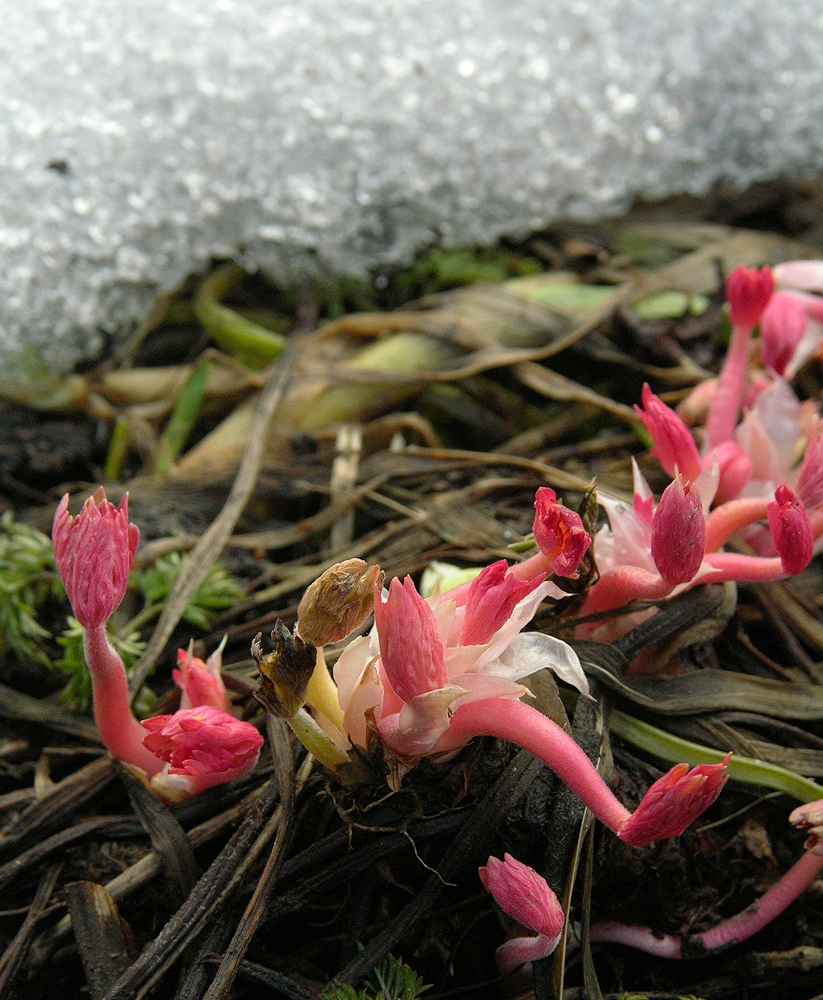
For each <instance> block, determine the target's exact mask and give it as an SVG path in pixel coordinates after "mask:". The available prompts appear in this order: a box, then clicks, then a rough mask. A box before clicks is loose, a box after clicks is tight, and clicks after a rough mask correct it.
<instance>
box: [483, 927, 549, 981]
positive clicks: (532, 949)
mask: <svg viewBox="0 0 823 1000" xmlns="http://www.w3.org/2000/svg"><path fill="white" fill-rule="evenodd" d="M556 944H557V941H556V940H552V939H551V938H549V937H546V935H545V934H538V935H537V937H517V938H511V940H509V941H506V942H504V943H503V944H501V945H500V947H499V948H498V949H497V951H495V953H494V960H495V962H497V968H498V969H499V970H500V975H501V976H508V975H509V974H510V973H512V972H514V970H515V969H519V968H520V966H521V965H525V964H526V962H536V961H537V960H538V959H541V958H545V957H546V955H551V953H552V952H553V951H554V948H555V945H556Z"/></svg>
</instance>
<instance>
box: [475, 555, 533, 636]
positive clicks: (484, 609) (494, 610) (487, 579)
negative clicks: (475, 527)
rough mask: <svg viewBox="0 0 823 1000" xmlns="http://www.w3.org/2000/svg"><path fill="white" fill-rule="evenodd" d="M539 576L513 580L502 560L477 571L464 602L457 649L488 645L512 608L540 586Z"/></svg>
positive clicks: (507, 566)
mask: <svg viewBox="0 0 823 1000" xmlns="http://www.w3.org/2000/svg"><path fill="white" fill-rule="evenodd" d="M543 579H544V576H543V574H542V573H540V574H538V575H537V576H535V577H533V578H532V579H531V580H516V579H515V578H514V576H513V575H512V573H510V572H509V564H508V563H507V562H506V560H505V559H500V560H498V562H495V563H492V564H491V566H486V567H485V568H484V569H483V570H481V572H480V574H479V575H478V576H476V577H475V578H474V580H472V583H471V586H470V587H469V593H468V598H467V600H466V614H465V617H464V619H463V628H462V629H461V631H460V644H461V646H480V645H482V644H484V643H486V642H488V641H489V640H490V639H491V637H492V636H493V635H494V634H495V633H496V632H497V631H498V629H499V628H500V627H501V626H502V625H503V623H504V622H506V621H508V620H509V618H510V617H511V615H512V612H513V611H514V609H515V607H516V606H517V605H518V604H519V603H520V602H521V601H522V600H523V598H524V597H525V596H526V595H527V594H530V593H531V592H532V591H533V590H534V589H535V587H539V586H540V584H541V583H542V582H543Z"/></svg>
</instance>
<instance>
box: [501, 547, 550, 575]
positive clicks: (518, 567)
mask: <svg viewBox="0 0 823 1000" xmlns="http://www.w3.org/2000/svg"><path fill="white" fill-rule="evenodd" d="M510 572H511V575H512V576H513V577H514V578H515V580H533V579H534V578H535V577H536V576H538V575H539V574H540V573H545V574H546V576H551V573H552V568H551V565H550V562H549V557H548V556H547V555H546V554H545V552H540V551H538V552H536V553H535V554H534V555H533V556H529V558H528V559H524V560H523V562H520V563H514V565H513V566H512V567H511V570H510Z"/></svg>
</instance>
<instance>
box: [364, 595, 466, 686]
mask: <svg viewBox="0 0 823 1000" xmlns="http://www.w3.org/2000/svg"><path fill="white" fill-rule="evenodd" d="M374 623H375V625H376V626H377V638H378V640H379V643H380V659H381V660H382V661H383V667H384V669H385V671H386V676H387V677H388V679H389V683H390V684H391V686H392V689H393V690H394V692H395V694H396V695H397V696H398V698H401V699H402V700H403V701H406V702H408V701H411V700H412V699H413V698H415V697H416V696H417V695H419V694H423V693H424V692H425V691H436V690H437V689H438V688H441V687H443V686H444V685H445V684H447V683H448V675H447V674H446V665H445V663H444V660H443V642H442V640H441V638H440V634H439V633H438V631H437V624H436V622H435V620H434V613H433V612H432V609H431V608H430V607H429V605H428V604H427V603H426V602H425V601H424V600H423V598H422V597H421V596H420V594H418V593H417V588H416V587H415V586H414V581H413V580H412V578H411V577H410V576H407V577H406V579H405V580H404V581H403V582H402V583H401V582H400V581H399V580H398V579H397V578H396V577H395V579H394V580H392V582H391V585H390V586H389V596H388V598H387V599H386V600H385V601H383V599H382V597H381V595H380V593H379V592H378V591H377V590H376V589H375V596H374Z"/></svg>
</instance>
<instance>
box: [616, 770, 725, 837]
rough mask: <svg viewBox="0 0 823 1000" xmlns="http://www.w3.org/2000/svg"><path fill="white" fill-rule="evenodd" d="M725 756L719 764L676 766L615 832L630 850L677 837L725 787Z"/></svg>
mask: <svg viewBox="0 0 823 1000" xmlns="http://www.w3.org/2000/svg"><path fill="white" fill-rule="evenodd" d="M731 756H732V755H731V754H730V753H729V754H727V755H726V757H725V758H724V760H723V763H722V764H699V765H698V766H697V767H694V768H692V770H691V771H690V770H689V765H688V764H676V765H675V766H674V767H673V768H672V769H671V771H669V772H668V773H667V774H664V775H663V777H662V778H658V779H657V781H655V783H654V784H653V785H652V786H651V788H650V789H649V790H648V791H647V792H646V794H645V795H644V796H643V799H642V801H641V803H640V805H639V806H638V807H637V809H635V811H634V812H633V813H632V814H631V816H630V817H629V819H628V820H627V821H626V823H625V824H624V825H623V827H622V828H621V829H620V831H619V832H618V834H617V835H618V837H620V839H621V840H622V841H624V842H625V843H627V844H631V845H632V846H633V847H640V846H641V845H643V844H648V843H650V842H651V841H652V840H666V839H667V838H669V837H679V836H680V834H681V833H682V832H683V831H684V830H685V829H686V827H687V826H688V825H689V824H690V823H692V822H693V821H694V820H696V819H697V817H698V816H699V815H700V814H701V813H702V812H704V811H705V810H706V809H708V808H709V806H710V805H711V804H712V802H714V800H715V799H716V798H717V796H718V795H719V794H720V790H721V789H722V788H723V785H725V784H726V766H727V765H728V763H729V760H730V759H731Z"/></svg>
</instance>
